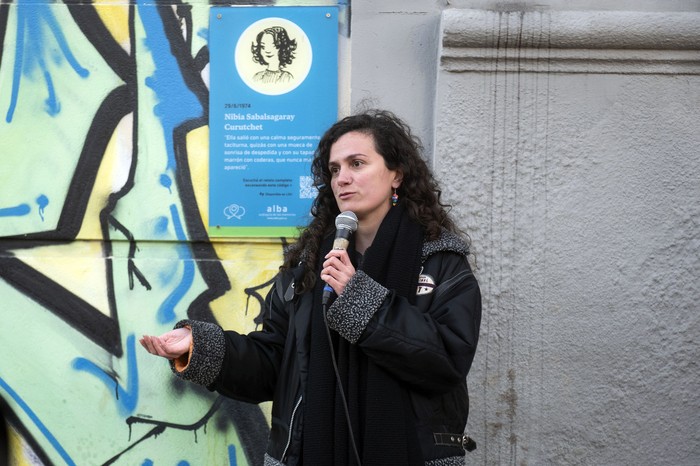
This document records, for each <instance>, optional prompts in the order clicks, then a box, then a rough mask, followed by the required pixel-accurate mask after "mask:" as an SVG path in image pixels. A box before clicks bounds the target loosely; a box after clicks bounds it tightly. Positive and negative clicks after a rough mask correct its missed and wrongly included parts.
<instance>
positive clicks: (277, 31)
mask: <svg viewBox="0 0 700 466" xmlns="http://www.w3.org/2000/svg"><path fill="white" fill-rule="evenodd" d="M265 34H270V35H271V36H272V38H273V40H274V41H275V47H277V50H279V59H280V68H284V67H285V66H287V65H291V64H292V60H294V51H296V49H297V41H296V39H290V38H289V35H288V34H287V30H286V29H285V28H283V27H281V26H272V27H269V28H267V29H264V30H262V31H260V32H259V33H258V35H257V36H256V37H255V42H253V43H252V44H251V45H250V51H251V52H252V53H253V61H254V62H255V63H259V64H261V65H267V64H268V63H267V62H266V61H265V59H264V58H263V56H262V54H261V53H260V49H261V47H262V45H261V44H260V41H262V37H263V36H264V35H265Z"/></svg>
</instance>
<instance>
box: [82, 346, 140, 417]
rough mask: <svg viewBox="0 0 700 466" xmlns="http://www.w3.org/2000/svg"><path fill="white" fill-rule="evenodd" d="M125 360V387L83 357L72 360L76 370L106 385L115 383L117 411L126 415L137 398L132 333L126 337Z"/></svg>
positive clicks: (109, 385)
mask: <svg viewBox="0 0 700 466" xmlns="http://www.w3.org/2000/svg"><path fill="white" fill-rule="evenodd" d="M126 358H127V359H126V361H127V379H128V384H127V388H126V389H124V388H122V386H121V385H120V384H119V382H117V381H116V380H114V378H113V377H112V376H111V375H109V374H108V373H107V372H105V371H104V370H102V369H101V368H100V367H99V366H98V365H97V364H95V363H94V362H92V361H90V360H88V359H85V358H75V359H74V360H73V369H75V370H76V371H83V372H87V373H88V374H92V375H94V376H95V377H97V378H98V379H99V380H101V381H102V382H103V383H104V384H105V385H106V386H107V387H109V388H111V387H112V385H114V384H115V383H116V385H117V387H116V389H117V396H116V401H117V407H118V408H119V413H120V414H121V415H122V416H124V417H126V416H128V415H129V414H131V413H133V412H134V409H136V404H137V403H138V399H139V372H138V367H137V365H136V337H134V334H133V333H132V334H131V335H129V336H128V337H127V338H126Z"/></svg>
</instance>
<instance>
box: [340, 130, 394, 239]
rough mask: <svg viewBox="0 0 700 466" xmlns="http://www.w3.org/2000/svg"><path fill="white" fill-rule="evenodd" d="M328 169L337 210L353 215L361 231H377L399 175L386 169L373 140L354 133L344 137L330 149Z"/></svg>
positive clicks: (386, 210)
mask: <svg viewBox="0 0 700 466" xmlns="http://www.w3.org/2000/svg"><path fill="white" fill-rule="evenodd" d="M328 168H329V170H330V172H331V188H332V189H333V195H334V196H335V201H336V202H337V204H338V209H340V211H341V212H344V211H347V210H350V211H352V212H354V213H355V215H357V218H358V220H359V223H360V228H362V227H363V225H364V226H366V227H375V228H378V227H379V224H380V223H381V221H382V219H383V218H384V216H385V215H386V213H387V212H388V211H389V209H390V208H391V203H390V200H389V199H390V198H391V194H392V192H393V188H398V187H399V185H400V184H401V176H400V173H399V172H398V171H396V170H389V169H388V168H387V166H386V163H385V162H384V157H382V156H381V154H379V153H378V152H377V151H376V149H375V147H374V138H373V137H372V136H371V135H368V134H364V133H359V132H355V131H353V132H350V133H346V134H344V135H343V136H341V137H340V138H339V139H338V140H337V141H336V142H335V144H333V145H332V146H331V151H330V158H329V161H328Z"/></svg>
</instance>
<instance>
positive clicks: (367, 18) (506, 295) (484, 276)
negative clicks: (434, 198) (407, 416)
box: [351, 0, 700, 465]
mask: <svg viewBox="0 0 700 466" xmlns="http://www.w3.org/2000/svg"><path fill="white" fill-rule="evenodd" d="M403 4H404V2H401V5H403ZM401 5H399V3H398V2H393V1H389V2H382V1H354V2H353V12H352V13H353V19H352V21H353V22H352V25H353V30H352V36H351V37H352V44H353V45H352V90H351V92H352V100H353V102H355V103H357V102H359V101H360V100H362V98H370V99H372V100H373V101H374V103H376V104H378V105H379V106H384V107H389V108H391V109H393V110H395V111H396V112H397V113H399V114H401V115H404V116H406V119H407V120H409V122H411V124H413V125H414V127H416V129H417V132H418V133H419V135H421V137H423V138H424V139H427V141H426V145H427V146H428V147H429V148H432V147H434V149H435V151H434V154H428V156H429V157H433V159H432V160H433V162H434V166H435V170H436V173H437V175H438V177H439V178H440V179H441V180H442V184H443V188H444V191H445V195H446V197H447V199H448V200H449V201H450V202H451V203H453V204H454V207H455V209H454V212H455V214H456V215H457V217H458V218H459V220H460V223H461V225H462V226H463V227H465V228H466V229H467V231H468V232H469V233H470V234H471V237H472V239H473V246H474V252H475V253H476V258H477V261H478V266H479V269H478V275H479V278H480V282H481V285H482V289H483V294H484V320H483V325H482V340H481V343H480V348H479V350H478V353H477V357H476V360H475V362H474V366H473V370H472V373H471V375H470V377H469V382H470V388H471V394H472V406H473V411H472V414H471V417H470V422H469V432H470V433H471V434H472V435H473V436H474V437H475V439H476V440H477V442H478V449H477V450H476V451H475V452H473V453H470V454H469V455H468V458H469V461H468V462H469V463H470V464H518V465H521V464H523V465H524V464H590V465H601V464H605V465H610V464H614V465H658V464H661V465H693V464H698V462H699V461H700V394H699V393H700V390H699V389H698V386H700V371H699V370H698V369H699V368H698V362H697V360H698V355H700V351H699V345H698V340H699V337H700V304H698V303H699V302H700V285H699V284H698V283H699V282H700V2H695V1H634V2H630V1H617V2H615V1H606V2H602V1H598V2H595V1H570V2H569V1H567V2H564V1H549V2H534V1H533V2H495V1H487V0H484V1H468V0H461V1H460V0H453V1H444V2H411V1H409V2H405V7H402V6H401ZM421 5H422V6H421ZM436 16H437V17H439V18H438V19H437V20H436ZM436 28H437V29H436ZM433 38H434V42H432V41H433ZM416 44H421V47H416V46H415V45H416ZM431 60H433V65H430V63H429V62H430V61H431ZM430 66H433V67H434V69H430ZM431 89H432V91H431ZM435 90H436V91H437V92H435Z"/></svg>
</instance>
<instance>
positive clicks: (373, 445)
mask: <svg viewBox="0 0 700 466" xmlns="http://www.w3.org/2000/svg"><path fill="white" fill-rule="evenodd" d="M312 172H313V175H314V178H315V181H316V183H317V186H319V193H318V196H317V198H316V202H315V203H314V207H313V209H312V214H313V220H312V221H311V223H310V225H309V226H308V227H307V228H306V229H304V230H303V232H302V233H301V235H300V237H299V239H298V241H297V242H296V243H295V244H294V245H293V246H292V247H291V248H290V250H289V251H288V252H287V253H286V255H285V260H284V263H283V265H282V267H281V270H280V274H279V275H278V278H277V279H276V282H275V284H274V286H273V288H272V289H271V291H270V293H269V294H268V296H267V298H266V309H265V316H264V322H263V328H262V330H260V331H256V332H252V333H250V334H248V335H240V334H238V333H236V332H232V331H224V330H222V329H221V328H220V327H219V326H217V325H215V324H212V323H205V322H195V321H183V322H180V323H178V324H177V326H176V327H177V328H176V330H173V331H171V332H168V333H166V334H164V335H163V336H161V337H149V336H144V337H143V339H142V340H141V343H142V344H143V345H144V347H145V348H146V349H147V350H148V351H149V352H151V353H153V354H157V355H160V356H164V357H166V358H170V359H171V360H172V366H173V370H174V371H175V372H176V373H177V374H178V375H179V376H180V377H183V378H185V379H188V380H191V381H193V382H197V383H200V384H202V385H205V386H207V387H208V388H209V389H210V390H216V391H218V392H219V393H222V394H223V395H226V396H230V397H232V398H235V399H238V400H244V401H249V402H252V403H259V402H262V401H267V400H273V406H272V426H271V432H270V439H269V442H268V447H267V451H266V456H265V459H266V460H265V465H266V466H267V465H287V466H292V465H301V464H307V465H308V464H313V465H355V464H362V465H364V466H370V465H389V464H390V465H430V466H438V465H440V466H442V465H448V466H449V465H461V464H464V449H469V450H471V449H473V442H472V443H471V444H469V443H468V442H471V439H469V438H468V437H466V436H464V435H463V431H464V428H465V425H466V422H467V415H468V411H469V400H468V395H467V385H466V376H467V373H468V372H469V368H470V366H471V363H472V359H473V358H474V352H475V350H476V345H477V340H478V334H479V325H480V320H481V295H480V292H479V287H478V284H477V282H476V280H475V278H474V275H473V274H472V272H471V269H470V266H469V263H468V261H467V256H468V253H469V247H468V243H467V242H466V241H464V240H463V239H462V238H461V237H460V235H459V234H458V233H457V228H456V226H455V224H454V222H453V221H452V219H451V218H450V216H449V215H448V213H447V211H446V210H445V206H444V205H443V204H442V203H441V202H440V190H439V188H438V185H437V183H436V181H435V180H434V179H433V176H432V174H431V173H430V170H429V169H428V167H427V165H426V163H425V162H424V160H423V159H422V158H421V155H420V145H419V143H418V142H417V140H416V139H415V138H414V137H413V136H412V134H411V131H410V129H409V128H408V127H407V126H406V125H405V124H404V123H403V122H402V121H401V120H399V119H398V118H396V117H395V116H394V115H393V114H391V113H389V112H382V111H372V112H367V113H363V114H360V115H355V116H350V117H347V118H345V119H343V120H341V121H339V122H337V123H336V124H335V125H333V126H332V127H331V128H330V129H329V130H328V131H327V132H326V133H325V135H324V136H323V137H322V138H321V140H320V142H319V146H318V148H317V151H316V156H315V158H314V161H313V163H312ZM346 211H352V212H354V213H355V214H356V216H357V218H358V221H359V226H358V228H357V231H356V233H355V234H354V235H353V236H352V237H351V240H350V245H349V247H348V249H347V250H342V249H335V250H334V249H332V245H333V239H334V236H335V228H334V222H335V218H336V216H337V215H338V214H339V213H340V212H346ZM326 283H327V284H328V285H330V286H331V287H332V288H333V290H334V291H335V292H336V294H337V298H336V299H335V300H334V301H333V302H332V303H330V305H329V306H328V305H327V304H326V303H324V302H323V300H322V296H323V288H324V285H325V284H326Z"/></svg>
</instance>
